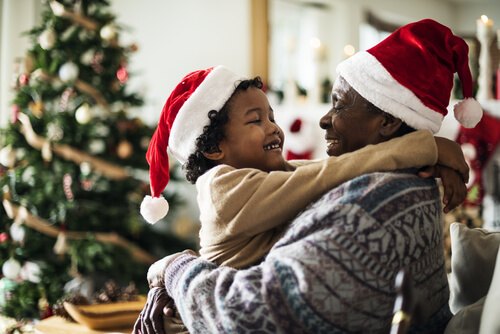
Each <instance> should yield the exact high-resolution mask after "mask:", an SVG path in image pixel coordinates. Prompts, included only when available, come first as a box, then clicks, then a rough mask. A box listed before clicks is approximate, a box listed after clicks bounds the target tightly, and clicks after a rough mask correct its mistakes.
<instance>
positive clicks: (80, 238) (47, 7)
mask: <svg viewBox="0 0 500 334" xmlns="http://www.w3.org/2000/svg"><path fill="white" fill-rule="evenodd" d="M425 18H431V19H434V20H436V21H438V22H440V23H442V24H444V25H447V26H448V27H449V28H451V30H452V31H453V32H454V33H455V34H456V35H458V36H461V37H462V38H464V39H465V40H466V42H467V43H468V45H469V50H470V52H469V57H470V67H471V71H472V74H473V79H474V82H475V94H476V99H478V100H479V101H480V102H481V104H482V106H483V108H484V112H485V115H486V116H485V118H484V121H482V122H481V123H480V124H479V125H478V127H477V129H476V130H475V131H467V130H465V129H463V128H460V126H459V125H458V123H457V122H456V121H455V120H454V118H453V116H451V117H446V118H445V121H444V124H443V127H442V129H441V130H440V132H439V133H438V135H441V136H445V137H448V138H450V139H453V140H456V141H458V142H459V143H460V144H461V145H462V147H463V149H464V153H465V155H466V158H467V160H468V162H469V163H470V166H471V173H472V174H471V182H470V183H469V185H468V186H469V197H468V199H467V200H466V202H465V203H464V205H462V206H461V207H459V208H457V209H456V210H454V211H453V212H452V213H450V214H449V215H447V216H446V217H445V226H444V229H445V234H447V233H448V225H449V224H450V223H451V222H453V221H460V222H462V223H464V224H467V225H468V226H471V227H488V228H491V229H500V181H499V179H500V168H499V166H500V154H499V150H498V147H497V145H498V142H499V141H500V120H499V119H500V84H499V82H500V63H499V60H500V51H499V48H500V47H499V45H500V42H499V41H500V1H499V0H419V1H413V0H315V1H313V0H141V1H137V0H109V1H105V0H57V1H56V0H0V46H1V47H0V129H1V132H0V186H1V187H2V193H3V202H2V204H3V205H2V206H0V265H1V266H2V272H1V275H0V277H1V279H0V308H2V309H3V312H6V314H7V315H9V316H11V317H16V318H37V317H38V318H44V317H47V316H48V315H50V314H53V312H54V310H55V309H57V307H56V306H57V302H58V300H60V298H61V297H62V296H63V294H65V293H69V292H79V293H84V294H86V295H87V296H88V297H89V298H94V299H95V298H96V297H95V296H96V295H95V293H96V292H97V294H98V295H97V298H101V299H106V300H108V301H109V300H110V298H111V299H113V298H116V297H117V293H116V291H114V292H113V291H111V292H109V291H107V292H106V291H105V292H102V290H99V289H100V288H101V287H102V286H104V282H105V281H106V280H108V279H115V280H117V281H118V284H119V285H120V286H125V285H126V284H128V283H129V282H130V281H133V282H135V284H136V286H137V288H138V292H139V293H142V294H143V293H145V292H147V286H146V282H145V271H146V270H147V267H148V266H149V264H151V263H152V261H154V260H155V259H157V258H160V257H162V256H164V255H167V254H170V253H173V252H176V251H179V250H183V249H185V248H196V247H197V232H198V228H199V223H198V209H197V207H196V191H195V189H194V186H193V185H191V184H188V183H187V182H186V181H184V180H183V177H182V172H181V171H180V166H178V165H177V164H175V162H174V163H172V165H171V166H170V168H171V173H172V175H173V176H172V181H171V183H169V186H168V187H167V188H168V190H166V191H165V196H166V197H167V198H168V199H169V202H170V204H171V211H172V212H171V213H169V215H168V216H167V218H165V219H164V220H163V221H162V222H160V223H158V224H156V225H154V226H149V225H147V224H145V222H144V220H143V219H142V217H140V216H139V215H138V207H139V203H140V201H141V199H142V197H143V196H144V195H145V194H146V193H148V172H147V170H148V166H147V163H146V161H145V159H144V154H145V150H146V149H147V145H148V140H149V138H150V137H151V134H152V131H154V128H155V126H156V123H157V121H158V118H159V116H160V113H161V110H162V107H163V104H164V103H165V101H166V99H167V98H168V96H169V94H170V92H171V91H172V89H173V88H174V87H175V85H177V83H179V81H180V80H181V79H182V77H183V76H184V75H186V74H187V73H189V72H192V71H194V70H199V69H205V68H208V67H212V66H216V65H225V66H227V67H229V68H232V69H233V70H235V71H236V72H239V73H241V74H244V75H246V76H257V75H258V76H261V78H262V79H263V81H264V83H265V91H266V93H267V95H268V97H269V99H270V101H271V105H272V106H273V108H274V110H275V115H276V118H277V121H278V123H279V124H280V126H281V127H282V128H283V130H284V132H285V134H286V138H287V140H286V141H285V152H284V154H285V155H286V158H288V159H292V158H301V159H316V158H323V157H325V156H326V154H325V142H324V138H323V136H324V135H323V133H322V131H321V130H320V128H319V126H318V121H319V118H320V117H321V116H322V115H323V114H325V113H326V112H327V111H328V110H329V108H330V107H329V103H330V91H331V87H332V83H333V81H334V80H335V78H336V72H335V68H336V66H337V64H339V63H340V62H341V61H343V60H345V59H347V58H348V57H350V56H352V55H353V54H354V53H356V52H358V51H360V50H366V49H367V48H370V47H371V46H373V45H375V44H377V43H378V42H380V41H381V40H382V39H384V38H385V37H387V36H388V35H389V34H390V33H392V32H393V31H395V30H396V29H397V28H399V27H401V26H403V25H405V24H407V23H410V22H413V21H417V20H421V19H425ZM460 99H461V93H460V87H459V86H457V87H456V89H454V95H453V96H452V101H451V102H452V103H450V106H452V105H453V104H454V100H460ZM451 110H452V109H450V111H451ZM451 114H452V113H451ZM28 130H29V131H28ZM30 131H31V132H30ZM27 133H31V134H33V137H32V138H35V140H31V141H30V140H29V138H28V137H29V136H27ZM173 160H174V159H172V161H173ZM109 245H112V246H109ZM124 251H126V252H127V253H122V252H124ZM445 251H447V252H449V247H448V248H447V249H446V250H445ZM123 254H128V255H130V256H128V255H127V256H123ZM118 259H120V260H118ZM108 290H109V289H108ZM115 290H116V289H115ZM99 291H101V292H100V297H99ZM127 294H130V291H128V292H127ZM118 295H123V294H120V293H118ZM92 296H93V297H92ZM9 303H10V304H9Z"/></svg>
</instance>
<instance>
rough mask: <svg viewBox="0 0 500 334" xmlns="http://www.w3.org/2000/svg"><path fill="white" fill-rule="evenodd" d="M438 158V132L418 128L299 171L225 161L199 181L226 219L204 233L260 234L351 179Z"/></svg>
mask: <svg viewBox="0 0 500 334" xmlns="http://www.w3.org/2000/svg"><path fill="white" fill-rule="evenodd" d="M437 159H438V154H437V147H436V143H435V140H434V137H433V136H432V134H431V133H430V132H429V131H416V132H414V133H411V134H408V135H405V136H403V137H400V138H395V139H392V140H390V141H388V142H384V143H381V144H378V145H369V146H367V147H364V148H362V149H360V150H357V151H355V152H351V153H346V154H343V155H341V156H339V157H330V158H327V159H325V160H321V161H318V162H316V163H313V164H308V165H306V166H301V167H299V168H297V169H296V170H295V171H294V172H282V171H275V172H271V173H265V172H262V171H259V170H255V169H235V168H232V167H230V166H220V167H219V168H215V169H214V171H209V172H207V173H211V172H212V173H214V174H212V175H211V176H210V177H208V179H209V180H208V181H205V182H200V183H199V184H198V183H197V187H198V190H199V194H202V195H199V196H208V197H206V198H202V200H201V201H199V202H200V205H207V206H208V208H209V211H212V212H213V214H215V215H217V216H218V217H217V219H214V220H216V221H218V222H220V224H221V226H216V227H214V228H213V229H210V231H208V230H206V229H205V230H204V231H203V232H204V233H208V234H206V236H207V237H208V238H210V239H211V240H212V241H215V242H217V241H219V242H221V241H224V236H227V235H228V234H230V235H233V236H234V235H236V234H240V233H245V234H246V235H248V236H252V235H256V234H259V233H261V232H264V231H267V230H271V229H273V228H275V227H277V226H280V225H282V224H284V223H286V222H288V221H289V220H290V219H292V218H293V217H295V216H296V215H297V214H298V213H299V212H300V211H301V210H302V209H303V208H304V207H305V206H306V205H308V204H309V203H311V202H312V201H313V200H314V199H316V198H317V197H319V196H320V195H322V194H323V193H324V192H326V191H327V190H329V189H331V188H333V187H335V186H338V185H340V184H342V183H344V182H345V181H348V180H350V179H353V178H355V177H357V176H360V175H362V174H366V173H370V172H375V171H381V170H395V169H404V168H410V167H423V166H427V165H434V164H435V163H436V161H437ZM200 179H201V178H200ZM205 180H207V179H206V178H205ZM203 194H205V195H203ZM203 203H204V204H203ZM202 211H203V210H202ZM202 214H203V213H202ZM228 222H229V224H228Z"/></svg>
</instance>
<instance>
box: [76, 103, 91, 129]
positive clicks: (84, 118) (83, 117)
mask: <svg viewBox="0 0 500 334" xmlns="http://www.w3.org/2000/svg"><path fill="white" fill-rule="evenodd" d="M75 118H76V121H77V122H78V123H80V124H87V123H88V122H90V121H91V120H92V118H93V117H92V110H90V107H89V105H88V104H87V103H84V104H82V105H81V106H80V107H79V108H78V109H76V112H75Z"/></svg>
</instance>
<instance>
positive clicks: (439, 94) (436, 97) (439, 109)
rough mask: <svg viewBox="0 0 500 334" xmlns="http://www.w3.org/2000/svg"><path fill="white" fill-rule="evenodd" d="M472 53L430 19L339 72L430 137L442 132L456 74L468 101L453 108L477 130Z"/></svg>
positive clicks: (411, 26)
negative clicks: (470, 64) (470, 62)
mask: <svg viewBox="0 0 500 334" xmlns="http://www.w3.org/2000/svg"><path fill="white" fill-rule="evenodd" d="M468 52H469V48H468V46H467V44H466V43H465V41H464V40H463V39H462V38H460V37H457V36H455V35H454V34H453V33H452V32H451V30H450V29H449V28H447V27H445V26H443V25H442V24H440V23H438V22H436V21H433V20H430V19H426V20H422V21H418V22H415V23H411V24H408V25H405V26H403V27H401V28H400V29H398V30H396V31H395V32H394V33H393V34H391V35H390V36H389V37H387V38H386V39H385V40H383V41H382V42H380V43H379V44H377V45H376V46H374V47H373V48H371V49H368V50H366V51H362V52H358V53H357V54H355V55H354V56H352V57H350V58H349V59H347V60H345V61H343V62H342V63H340V64H339V66H338V67H337V73H338V74H339V75H340V76H342V77H343V78H344V79H345V80H346V81H347V82H348V83H349V84H350V85H351V87H353V88H354V89H355V90H356V91H357V92H358V93H359V94H361V95H362V96H363V97H364V98H365V99H367V100H368V101H370V102H371V103H373V104H374V105H375V106H377V107H378V108H380V109H382V110H383V111H385V112H387V113H389V114H391V115H393V116H395V117H397V118H399V119H401V120H403V121H404V122H405V123H406V124H408V125H409V126H411V127H412V128H414V129H417V130H421V129H427V130H430V131H431V132H432V133H436V132H438V131H439V129H440V127H441V123H442V120H443V118H444V116H446V114H447V106H448V104H449V102H450V96H451V90H452V89H453V74H454V73H458V77H459V78H460V81H461V83H462V93H463V96H464V100H463V101H461V102H459V103H458V104H457V105H455V106H454V113H455V118H456V119H457V120H458V122H459V123H460V124H461V125H462V126H464V127H466V128H473V127H474V126H475V125H476V124H477V123H478V122H479V120H480V119H481V117H482V114H483V111H482V108H481V106H480V104H479V103H478V102H477V101H476V100H474V99H473V97H472V76H471V73H470V69H469V59H468Z"/></svg>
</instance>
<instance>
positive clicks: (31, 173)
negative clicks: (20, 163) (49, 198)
mask: <svg viewBox="0 0 500 334" xmlns="http://www.w3.org/2000/svg"><path fill="white" fill-rule="evenodd" d="M35 173H36V169H35V167H33V166H28V167H26V169H25V170H24V172H23V173H22V174H21V181H23V182H24V183H27V184H28V185H30V186H32V187H33V186H34V185H35Z"/></svg>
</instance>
